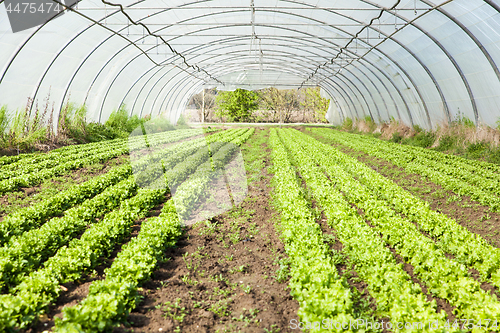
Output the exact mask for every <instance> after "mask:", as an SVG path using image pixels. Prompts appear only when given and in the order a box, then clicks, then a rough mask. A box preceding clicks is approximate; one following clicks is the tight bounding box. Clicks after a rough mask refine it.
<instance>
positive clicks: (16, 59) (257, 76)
mask: <svg viewBox="0 0 500 333" xmlns="http://www.w3.org/2000/svg"><path fill="white" fill-rule="evenodd" d="M4 2H5V5H6V6H7V3H9V4H10V3H12V7H11V9H10V11H13V8H15V7H14V4H15V3H19V1H18V2H16V1H10V2H8V1H4ZM54 2H55V3H56V4H61V5H63V3H62V1H61V2H58V1H57V0H54ZM73 2H74V1H73ZM6 6H1V7H0V10H1V15H2V16H1V17H2V20H1V31H2V36H1V38H0V43H1V44H0V45H1V54H0V56H1V64H2V69H1V71H0V74H1V76H0V101H1V103H2V104H7V105H9V106H10V107H11V108H17V107H22V106H24V104H25V103H26V98H28V97H30V98H33V99H34V100H40V101H41V100H43V99H44V98H45V97H46V96H48V95H49V94H50V100H51V101H53V102H55V105H56V110H60V109H61V108H62V107H63V105H64V103H65V102H66V101H68V100H71V101H74V102H76V103H77V104H86V105H87V107H88V110H89V114H90V115H91V117H92V119H94V120H96V121H99V120H100V121H102V120H106V119H107V117H108V116H109V113H110V112H111V111H112V110H113V109H116V108H117V107H119V106H120V105H121V104H122V103H125V104H126V105H127V106H129V107H130V112H131V114H137V115H144V114H151V115H156V114H160V113H166V114H168V115H169V117H171V119H172V120H175V119H176V118H177V117H178V116H179V115H180V112H182V110H183V108H185V106H186V104H187V103H188V101H189V99H190V97H191V96H192V95H193V94H194V93H196V92H199V91H200V90H201V89H202V87H207V88H208V87H217V88H219V89H223V90H231V89H235V88H237V87H240V88H246V89H259V88H261V87H269V86H274V87H282V88H285V87H286V88H298V87H304V86H320V87H321V88H322V89H323V90H324V92H325V93H326V94H327V95H328V96H329V97H330V99H331V106H330V111H329V112H330V113H331V121H332V122H334V121H338V122H339V121H342V119H344V118H346V117H349V118H362V117H364V116H367V115H369V116H370V117H372V118H373V119H374V120H375V121H377V122H378V121H388V120H390V119H391V117H393V118H395V119H397V120H401V121H402V122H404V123H406V124H408V125H414V124H416V125H419V126H421V127H423V128H428V129H430V128H433V126H435V124H436V122H438V121H451V120H452V119H453V118H454V117H455V116H456V114H457V113H459V112H461V113H463V114H464V115H465V116H466V117H468V118H469V119H471V120H473V121H474V122H475V123H476V124H479V123H484V124H487V125H490V126H493V125H494V124H495V122H496V121H497V120H498V116H499V114H498V110H499V103H500V102H499V101H500V100H499V93H498V92H499V91H500V81H499V79H500V71H499V69H498V66H497V65H498V62H499V61H500V50H499V37H498V35H499V34H498V31H499V29H498V23H499V16H498V15H499V9H500V7H499V6H500V4H498V3H496V2H495V1H493V0H491V1H490V0H488V1H481V0H472V1H471V0H467V1H466V0H454V1H439V2H436V1H416V0H407V1H405V0H399V1H394V0H387V1H326V0H325V1H276V2H274V1H259V0H249V1H247V2H244V1H215V0H212V1H191V2H184V1H169V2H168V4H166V3H165V2H162V1H161V2H155V1H152V0H149V1H136V2H129V3H127V2H120V3H113V2H108V1H93V2H91V1H85V0H83V1H81V2H78V3H76V4H74V6H73V7H70V8H68V9H67V10H66V11H65V12H64V15H61V14H60V15H58V16H57V17H54V18H52V19H50V20H49V21H48V22H45V23H43V24H41V25H37V26H34V27H29V28H26V27H24V26H21V28H26V29H24V30H21V31H17V32H16V33H12V29H13V28H12V26H13V27H14V28H15V27H16V21H15V19H17V20H23V19H25V18H24V16H23V15H29V13H25V14H23V13H22V12H21V13H20V14H18V16H16V17H11V20H12V21H13V22H12V21H11V20H9V16H8V13H7V11H6V8H7V7H6ZM21 7H22V6H21ZM21 9H22V10H25V8H21ZM28 11H29V10H28ZM14 14H15V12H14ZM34 15H37V14H36V13H35V14H34ZM26 19H27V18H26ZM18 25H19V24H18Z"/></svg>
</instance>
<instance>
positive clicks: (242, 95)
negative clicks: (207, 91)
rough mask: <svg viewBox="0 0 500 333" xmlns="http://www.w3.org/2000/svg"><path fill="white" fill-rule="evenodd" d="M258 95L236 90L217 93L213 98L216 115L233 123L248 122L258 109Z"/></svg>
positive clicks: (252, 92)
mask: <svg viewBox="0 0 500 333" xmlns="http://www.w3.org/2000/svg"><path fill="white" fill-rule="evenodd" d="M258 100H259V94H257V93H256V92H254V91H248V90H244V89H239V88H238V89H236V90H235V91H219V93H218V94H217V96H216V97H215V103H216V104H217V110H218V111H217V115H218V116H220V117H224V116H227V117H229V118H230V119H232V120H233V121H235V122H244V121H249V120H250V119H251V117H252V114H253V111H255V110H257V108H258Z"/></svg>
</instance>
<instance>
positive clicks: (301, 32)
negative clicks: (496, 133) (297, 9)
mask: <svg viewBox="0 0 500 333" xmlns="http://www.w3.org/2000/svg"><path fill="white" fill-rule="evenodd" d="M271 12H275V11H271ZM280 13H281V12H280ZM217 14H218V13H217ZM282 14H284V15H290V13H282ZM335 14H338V13H335ZM214 15H215V14H214ZM205 16H206V15H205ZM294 16H298V15H294ZM299 17H302V18H305V19H307V20H311V19H310V18H307V17H303V16H299ZM191 19H193V18H190V19H189V20H191ZM349 19H350V18H349ZM316 21H317V20H316ZM223 27H227V26H217V27H215V28H208V29H201V31H203V30H209V29H219V28H223ZM270 27H272V28H280V29H283V28H282V27H275V26H270ZM332 28H334V29H335V30H339V31H343V30H341V29H338V28H336V27H332ZM162 29H164V27H162V28H161V29H159V30H157V31H160V30H162ZM285 30H290V31H294V32H297V33H300V34H306V35H308V33H306V32H303V31H297V30H294V29H285ZM199 31H200V30H198V31H195V32H199ZM155 32H156V31H155ZM343 32H344V31H343ZM191 33H193V32H191ZM347 34H348V33H347ZM186 35H187V34H186ZM348 35H349V34H348ZM183 36H185V35H183ZM320 39H321V38H320ZM381 53H382V52H381ZM382 54H383V53H382ZM113 82H114V81H113ZM110 88H111V87H108V91H109V89H110ZM106 95H107V94H106ZM423 102H424V103H425V101H423ZM104 103H105V100H103V103H102V105H104ZM100 112H101V113H102V106H101V110H100ZM411 118H412V117H411V115H410V119H411Z"/></svg>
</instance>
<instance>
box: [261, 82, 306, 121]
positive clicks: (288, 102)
mask: <svg viewBox="0 0 500 333" xmlns="http://www.w3.org/2000/svg"><path fill="white" fill-rule="evenodd" d="M298 95H299V94H298V92H297V90H278V89H276V88H274V87H272V88H267V89H264V90H263V91H262V93H261V105H262V107H263V108H264V109H266V110H268V111H269V114H268V115H267V116H268V119H270V120H271V121H272V122H284V123H288V122H290V120H291V118H292V115H293V112H294V111H296V110H298V109H299V107H300V103H299V99H298V97H299V96H298Z"/></svg>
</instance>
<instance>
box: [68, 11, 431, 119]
mask: <svg viewBox="0 0 500 333" xmlns="http://www.w3.org/2000/svg"><path fill="white" fill-rule="evenodd" d="M271 12H275V11H271ZM226 13H227V12H226ZM156 14H158V13H155V14H154V15H156ZM216 14H220V13H214V14H213V15H216ZM283 14H285V15H293V16H298V15H294V14H292V13H288V12H285V13H283ZM333 14H336V15H340V14H339V13H333ZM206 16H208V15H204V16H202V17H206ZM341 16H343V17H346V18H348V19H350V20H354V19H353V18H351V17H347V16H345V15H341ZM299 17H302V18H305V19H306V20H310V18H307V17H303V16H299ZM190 19H192V18H190ZM141 20H142V19H141ZM330 27H332V28H333V29H335V30H338V31H342V32H344V33H345V34H347V35H350V34H349V33H347V32H345V31H343V30H342V29H339V28H338V27H335V26H330ZM217 28H220V27H217ZM279 28H282V27H279ZM123 29H125V27H124V28H123ZM162 29H164V28H162ZM289 30H293V29H289ZM158 31H159V30H158ZM293 31H295V30H293ZM295 32H299V33H302V34H303V33H304V32H303V31H295ZM320 39H321V38H320ZM381 53H382V54H384V53H383V52H381ZM108 62H109V61H108ZM75 74H76V73H75ZM94 81H95V80H94ZM422 102H423V103H425V101H424V100H422ZM100 113H102V110H101V111H100ZM410 118H411V116H410Z"/></svg>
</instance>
